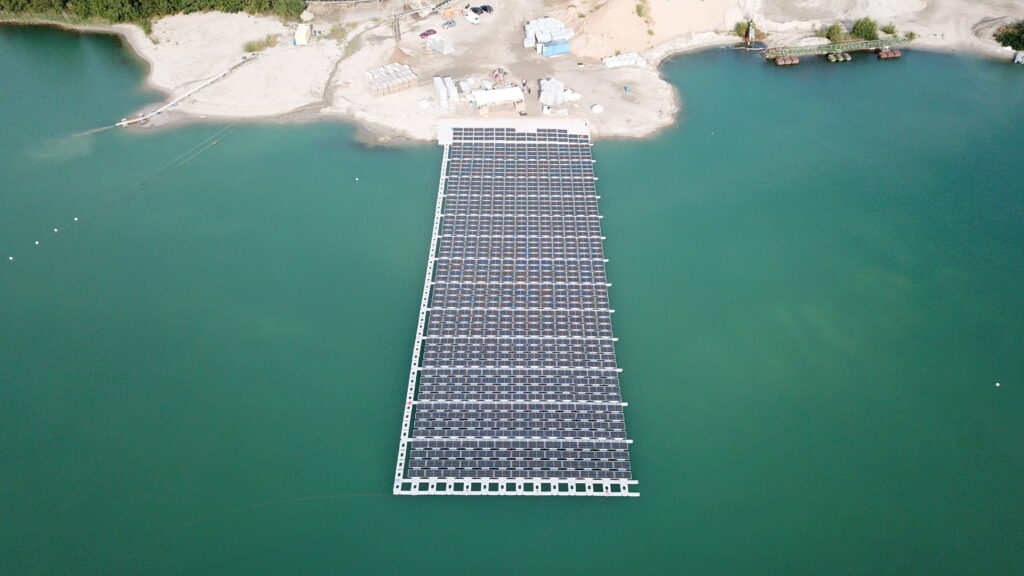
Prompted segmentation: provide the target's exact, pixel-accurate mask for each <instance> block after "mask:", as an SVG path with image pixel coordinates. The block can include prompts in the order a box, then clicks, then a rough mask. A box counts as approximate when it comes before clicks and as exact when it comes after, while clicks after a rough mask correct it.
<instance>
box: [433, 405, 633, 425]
mask: <svg viewBox="0 0 1024 576" xmlns="http://www.w3.org/2000/svg"><path fill="white" fill-rule="evenodd" d="M532 404H537V405H538V406H540V407H538V408H525V407H524V406H525V403H522V404H504V405H501V404H493V403H492V404H477V405H472V407H470V408H464V409H461V410H454V409H450V408H445V409H439V408H436V406H444V404H438V403H436V402H435V403H433V404H430V405H431V406H435V408H427V407H424V406H425V405H417V406H416V417H417V418H423V419H426V420H484V419H487V418H491V419H496V420H515V421H547V422H562V421H567V422H602V421H615V422H622V406H620V405H618V404H606V405H604V406H602V408H604V409H603V410H597V409H595V408H596V407H595V406H593V405H591V404H580V405H579V406H580V408H579V409H577V410H561V411H558V410H551V409H549V408H544V406H545V404H543V403H536V402H533V403H532ZM487 406H502V407H501V408H488V407H487Z"/></svg>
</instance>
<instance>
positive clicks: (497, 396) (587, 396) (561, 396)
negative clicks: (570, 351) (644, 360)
mask: <svg viewBox="0 0 1024 576" xmlns="http://www.w3.org/2000/svg"><path fill="white" fill-rule="evenodd" d="M418 398H419V399H420V400H428V401H439V402H452V401H459V402H464V401H474V400H475V401H481V402H482V401H494V402H521V401H530V402H622V401H623V397H622V394H621V393H620V392H618V390H617V388H615V389H614V390H613V392H609V393H606V394H604V393H594V392H590V390H589V389H588V390H587V392H569V390H565V389H559V390H558V392H547V393H505V392H503V393H481V394H477V393H467V392H463V390H452V392H444V390H440V392H438V390H437V389H436V388H426V389H424V390H423V392H422V393H421V394H420V395H419V396H418Z"/></svg>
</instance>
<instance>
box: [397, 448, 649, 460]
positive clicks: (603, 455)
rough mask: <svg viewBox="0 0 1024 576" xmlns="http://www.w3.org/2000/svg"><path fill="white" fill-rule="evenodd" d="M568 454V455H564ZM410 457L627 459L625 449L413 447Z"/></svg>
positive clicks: (460, 458) (457, 458)
mask: <svg viewBox="0 0 1024 576" xmlns="http://www.w3.org/2000/svg"><path fill="white" fill-rule="evenodd" d="M566 455H569V456H570V457H568V458H567V457H566ZM409 456H410V457H411V458H438V459H442V460H469V459H473V458H477V459H493V458H502V459H511V460H520V459H527V460H540V461H547V460H618V461H629V452H628V451H626V450H590V449H583V450H508V449H491V450H474V449H463V448H459V449H443V448H433V449H426V448H415V449H413V450H410V451H409Z"/></svg>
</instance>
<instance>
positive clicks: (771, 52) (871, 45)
mask: <svg viewBox="0 0 1024 576" xmlns="http://www.w3.org/2000/svg"><path fill="white" fill-rule="evenodd" d="M908 42H910V39H909V38H907V37H905V36H902V37H893V38H884V39H881V40H857V41H854V42H839V43H837V44H822V45H819V46H781V47H778V48H768V49H767V50H765V51H764V57H765V58H766V59H768V60H774V59H776V58H786V57H792V56H814V55H826V54H838V53H842V52H855V51H862V50H884V49H885V48H888V47H890V46H898V45H901V44H906V43H908Z"/></svg>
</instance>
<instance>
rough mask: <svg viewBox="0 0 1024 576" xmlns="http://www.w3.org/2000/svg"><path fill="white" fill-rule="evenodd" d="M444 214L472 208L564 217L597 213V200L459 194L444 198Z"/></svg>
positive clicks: (494, 211) (591, 197)
mask: <svg viewBox="0 0 1024 576" xmlns="http://www.w3.org/2000/svg"><path fill="white" fill-rule="evenodd" d="M445 204H446V208H445V212H446V213H447V212H450V211H451V210H452V209H454V208H469V207H472V208H474V209H475V210H476V213H478V214H494V213H497V212H509V211H519V210H523V209H530V210H561V211H563V212H565V213H566V215H574V214H579V213H580V212H579V211H580V210H584V211H586V212H585V214H587V215H590V213H591V212H590V211H593V213H594V214H596V213H597V199H596V198H594V197H593V196H589V195H588V196H582V195H580V196H571V195H570V196H553V195H549V196H513V195H480V194H473V195H470V194H460V195H451V196H448V197H446V198H445Z"/></svg>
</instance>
